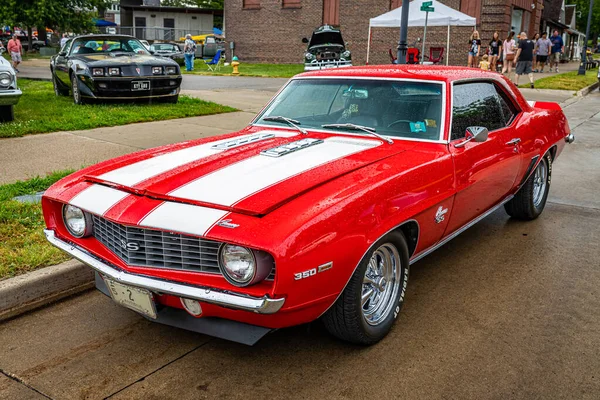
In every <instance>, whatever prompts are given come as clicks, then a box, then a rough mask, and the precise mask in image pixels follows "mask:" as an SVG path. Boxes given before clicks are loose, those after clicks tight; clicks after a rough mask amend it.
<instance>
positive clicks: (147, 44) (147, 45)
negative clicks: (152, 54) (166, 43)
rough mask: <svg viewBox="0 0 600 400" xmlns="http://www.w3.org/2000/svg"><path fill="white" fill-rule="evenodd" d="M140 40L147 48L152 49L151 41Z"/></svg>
mask: <svg viewBox="0 0 600 400" xmlns="http://www.w3.org/2000/svg"><path fill="white" fill-rule="evenodd" d="M140 42H141V43H142V44H143V45H144V47H146V50H150V43H148V41H147V40H140Z"/></svg>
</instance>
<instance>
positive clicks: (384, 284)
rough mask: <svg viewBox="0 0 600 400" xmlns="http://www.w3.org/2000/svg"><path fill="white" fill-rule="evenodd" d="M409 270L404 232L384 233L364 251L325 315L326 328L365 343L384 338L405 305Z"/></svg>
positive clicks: (347, 339) (356, 341) (341, 336)
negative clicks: (350, 276)
mask: <svg viewBox="0 0 600 400" xmlns="http://www.w3.org/2000/svg"><path fill="white" fill-rule="evenodd" d="M408 272H409V262H408V246H407V245H406V239H405V238H404V235H403V234H402V233H400V232H391V233H389V234H387V235H385V236H384V237H383V238H381V239H380V240H378V241H377V243H375V245H374V246H372V250H370V251H369V252H368V253H367V255H365V257H364V258H363V260H362V261H361V262H360V264H359V266H358V267H357V268H356V270H355V271H354V274H353V275H352V278H350V281H349V282H348V284H347V286H346V288H345V289H344V291H343V292H342V294H341V295H340V297H339V298H338V299H337V300H336V302H335V304H334V305H333V306H332V307H331V308H330V309H329V310H328V311H327V312H326V313H325V315H324V316H323V322H324V324H325V327H326V328H327V330H328V331H329V332H330V333H331V334H332V335H334V336H336V337H338V338H340V339H342V340H345V341H348V342H352V343H358V344H363V345H370V344H374V343H377V342H378V341H379V340H381V339H383V337H385V335H387V334H388V332H389V331H390V329H391V328H392V325H393V324H394V321H395V320H396V318H397V317H398V314H399V313H400V309H401V308H402V304H403V302H404V294H405V291H406V284H407V283H408Z"/></svg>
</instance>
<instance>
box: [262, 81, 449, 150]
mask: <svg viewBox="0 0 600 400" xmlns="http://www.w3.org/2000/svg"><path fill="white" fill-rule="evenodd" d="M442 88H443V85H442V84H441V83H432V82H414V81H410V82H409V81H400V80H398V81H394V80H366V79H365V80H363V79H350V78H339V79H337V78H332V79H297V80H293V81H292V82H290V84H289V85H287V86H286V87H285V89H283V90H282V91H281V93H280V94H279V95H278V96H277V97H276V98H275V100H274V101H273V102H272V103H271V105H270V106H269V107H268V108H267V109H266V110H265V111H264V112H263V114H262V115H261V116H260V118H258V119H257V120H256V121H255V123H258V124H265V125H277V126H281V123H280V122H275V121H265V120H264V118H266V117H269V116H283V117H287V118H291V119H293V120H295V121H297V122H299V123H300V126H301V127H302V128H305V129H311V128H313V129H323V128H322V125H326V124H356V125H362V126H366V127H370V128H374V129H375V130H376V132H377V133H379V134H381V135H387V136H390V137H401V138H414V139H422V140H439V139H440V126H441V124H442ZM334 130H335V129H334ZM354 133H356V132H354Z"/></svg>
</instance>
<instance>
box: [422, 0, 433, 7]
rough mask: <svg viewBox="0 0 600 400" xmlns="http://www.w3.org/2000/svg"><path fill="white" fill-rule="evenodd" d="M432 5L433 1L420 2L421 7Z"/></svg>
mask: <svg viewBox="0 0 600 400" xmlns="http://www.w3.org/2000/svg"><path fill="white" fill-rule="evenodd" d="M432 5H433V1H424V2H423V3H421V7H431V6H432Z"/></svg>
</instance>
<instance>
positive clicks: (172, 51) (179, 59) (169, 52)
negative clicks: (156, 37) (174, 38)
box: [150, 43, 185, 65]
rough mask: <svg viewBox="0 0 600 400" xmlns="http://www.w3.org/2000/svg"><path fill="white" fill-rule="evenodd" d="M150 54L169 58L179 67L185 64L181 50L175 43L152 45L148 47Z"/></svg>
mask: <svg viewBox="0 0 600 400" xmlns="http://www.w3.org/2000/svg"><path fill="white" fill-rule="evenodd" d="M150 52H152V54H154V55H156V56H161V57H166V58H170V59H171V60H173V61H175V62H176V63H177V64H179V65H184V64H185V57H184V55H183V50H181V48H180V47H179V45H178V44H177V43H154V44H152V45H150Z"/></svg>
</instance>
